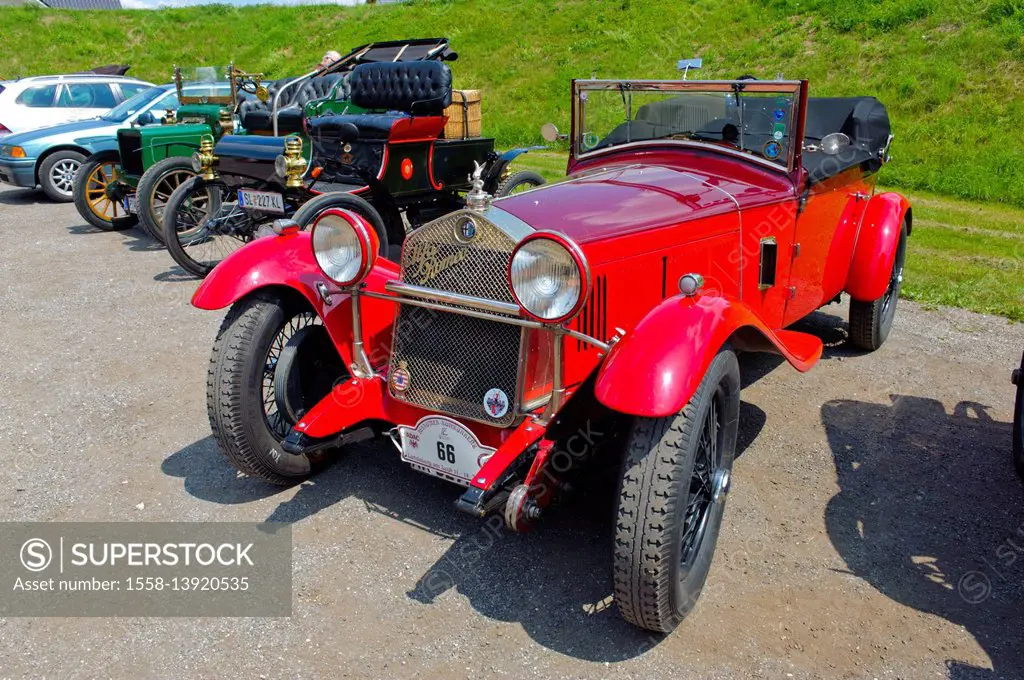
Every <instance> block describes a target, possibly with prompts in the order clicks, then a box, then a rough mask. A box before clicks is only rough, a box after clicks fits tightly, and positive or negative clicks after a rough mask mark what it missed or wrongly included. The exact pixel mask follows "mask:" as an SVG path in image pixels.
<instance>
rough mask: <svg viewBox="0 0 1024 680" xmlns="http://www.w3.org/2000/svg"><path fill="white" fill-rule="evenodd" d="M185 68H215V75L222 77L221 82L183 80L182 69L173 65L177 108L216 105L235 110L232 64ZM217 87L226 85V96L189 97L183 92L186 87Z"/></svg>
mask: <svg viewBox="0 0 1024 680" xmlns="http://www.w3.org/2000/svg"><path fill="white" fill-rule="evenodd" d="M187 68H189V69H196V68H215V69H218V71H217V74H218V75H219V76H221V77H223V80H214V81H208V82H207V81H198V80H185V79H184V73H183V71H182V67H181V66H178V65H175V66H174V87H175V89H176V90H177V93H178V105H179V106H185V105H188V104H216V105H219V106H230V107H231V109H232V110H234V109H235V108H237V104H238V93H237V92H236V88H237V86H236V83H235V65H234V63H231V64H228V65H227V66H204V65H198V66H190V67H187ZM220 69H223V71H221V70H220ZM261 75H262V74H261ZM218 85H228V87H229V90H228V92H227V94H225V95H223V96H221V95H196V96H190V95H188V94H185V93H184V91H185V90H186V89H187V88H188V87H196V88H198V87H202V86H210V87H214V86H218Z"/></svg>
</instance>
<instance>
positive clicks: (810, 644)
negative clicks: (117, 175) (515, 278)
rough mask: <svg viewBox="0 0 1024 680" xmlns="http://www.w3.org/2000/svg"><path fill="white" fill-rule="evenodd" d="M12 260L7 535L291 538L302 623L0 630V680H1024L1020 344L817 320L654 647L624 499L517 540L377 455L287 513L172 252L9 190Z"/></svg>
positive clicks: (583, 505) (834, 311)
mask: <svg viewBox="0 0 1024 680" xmlns="http://www.w3.org/2000/svg"><path fill="white" fill-rule="evenodd" d="M910 247H911V248H912V247H913V240H911V242H910ZM0 254H2V255H0V257H2V265H0V317H2V323H0V348H2V349H0V351H2V353H3V361H0V395H2V397H0V451H2V454H3V464H2V468H0V520H7V521H17V520H37V521H55V522H60V521H71V520H98V521H104V520H131V521H192V522H194V521H207V520H237V521H262V520H277V521H284V522H290V523H292V524H293V532H294V614H293V616H292V617H290V618H287V619H259V618H243V619H230V618H223V619H148V618H120V619H88V618H68V619H54V618H51V619H25V618H11V619H0V640H2V641H3V642H2V644H0V677H2V678H7V677H42V676H46V677H66V678H79V677H81V678H87V677H113V678H118V677H200V676H203V677H248V678H256V677H268V678H277V677H371V678H379V677H392V676H394V677H431V678H432V677H471V676H472V677H524V676H526V677H567V678H593V677H612V676H614V677H643V678H650V677H665V678H669V677H671V678H680V677H714V678H719V677H721V678H727V677H736V678H754V677H765V678H789V677H795V678H817V677H841V678H846V677H857V678H860V677H865V678H872V677H875V678H942V677H953V678H997V677H1002V678H1012V677H1024V671H1022V669H1024V645H1022V643H1021V634H1020V631H1021V624H1022V618H1021V617H1022V611H1024V606H1022V605H1024V592H1022V589H1024V586H1022V584H1024V491H1022V485H1021V483H1020V482H1019V480H1018V479H1017V477H1016V475H1015V474H1014V471H1013V468H1012V465H1011V462H1010V422H1011V420H1012V415H1011V413H1012V407H1013V401H1012V400H1013V396H1012V394H1013V393H1012V389H1011V386H1010V384H1009V376H1010V371H1011V369H1012V368H1013V367H1014V366H1015V365H1016V364H1017V363H1018V362H1019V360H1020V352H1021V349H1022V348H1024V327H1022V326H1021V325H1013V324H1008V323H1007V322H1006V321H1004V320H1002V319H998V318H993V317H985V316H980V315H977V314H972V313H968V312H964V311H961V310H955V309H939V310H926V309H922V308H921V307H918V306H916V305H914V304H911V303H909V302H906V301H903V302H901V303H900V308H899V314H898V318H897V322H896V327H895V329H894V331H893V334H892V336H891V338H890V341H889V343H888V344H886V346H885V347H883V348H882V349H881V350H880V351H879V352H877V353H875V354H873V355H870V356H869V355H861V354H858V353H855V352H853V351H851V350H850V349H848V347H847V346H846V345H845V344H844V342H843V340H844V335H845V323H844V321H843V319H844V318H845V314H846V310H845V306H843V307H840V306H831V307H828V308H826V309H825V310H824V311H823V312H822V313H819V314H816V315H815V316H814V317H812V318H811V319H810V320H809V321H807V322H805V323H804V324H803V325H802V328H803V329H804V330H810V331H812V332H815V333H817V334H819V335H820V336H821V337H823V338H824V339H825V341H826V344H827V349H826V353H825V357H824V359H823V361H822V362H821V363H820V365H819V366H817V367H816V368H814V369H813V370H812V371H811V372H810V373H808V374H803V375H801V374H798V373H796V372H795V371H793V370H792V369H790V368H789V367H788V366H786V365H780V362H779V360H777V359H776V358H774V357H770V356H765V355H750V356H745V357H743V358H742V360H741V366H742V369H743V372H744V383H745V389H744V392H743V401H744V403H743V411H742V415H743V425H742V432H741V442H740V445H741V449H742V455H741V457H740V458H739V460H738V461H737V463H736V467H735V477H734V486H733V490H732V492H731V496H730V502H729V506H728V508H727V510H726V520H725V525H724V527H723V531H722V537H721V541H720V543H719V547H718V553H717V555H716V558H715V564H714V567H713V569H712V573H711V576H710V579H709V582H708V585H707V588H706V591H705V593H704V596H703V598H702V599H701V602H700V604H699V605H698V607H697V609H696V611H695V612H694V614H693V615H692V616H691V617H690V618H689V619H688V620H687V621H685V622H684V623H683V625H681V626H680V628H679V629H678V630H677V631H676V632H675V633H674V634H672V635H670V636H667V637H661V636H654V635H649V634H646V633H644V632H641V631H638V630H636V629H633V628H631V627H630V626H629V625H627V624H626V623H624V622H623V621H622V620H621V619H620V618H619V617H618V615H617V613H616V612H615V609H614V607H613V606H611V605H610V601H611V600H610V592H611V579H610V574H609V557H610V522H611V517H612V514H611V513H612V506H613V496H612V494H613V492H614V489H609V488H607V487H606V485H601V484H596V483H595V485H594V486H593V487H592V488H590V489H585V491H586V493H582V494H580V495H579V496H580V497H579V498H577V499H576V500H575V501H572V502H570V503H568V504H567V505H566V506H565V507H563V508H561V509H560V510H558V511H557V512H554V513H552V515H551V516H550V517H549V518H548V519H547V520H546V522H545V523H544V524H542V525H541V526H540V528H539V529H538V530H537V531H535V532H534V533H532V534H529V535H526V536H514V535H508V534H504V533H501V534H500V535H493V534H491V533H489V531H488V530H487V528H486V526H485V525H484V524H482V523H480V522H478V521H475V520H473V519H472V518H469V517H466V516H463V515H461V514H457V513H456V512H455V511H454V508H453V505H452V502H453V500H454V499H455V498H456V496H457V495H458V493H459V492H458V489H457V488H456V487H453V486H450V485H448V484H447V483H445V482H442V481H439V480H434V479H431V478H428V477H425V476H423V475H420V474H418V473H416V472H414V471H412V470H410V469H408V468H407V467H405V466H404V465H403V464H402V463H401V462H400V461H399V460H398V459H397V456H396V455H395V453H394V451H393V449H392V448H391V447H390V445H384V444H380V445H373V446H365V447H362V448H360V449H358V450H356V451H353V452H351V453H350V454H348V455H347V456H346V457H345V458H343V459H342V460H340V461H339V462H338V463H337V464H335V465H334V466H333V467H331V468H329V469H328V470H327V471H326V472H324V473H322V474H320V475H319V476H317V477H315V478H314V479H312V480H311V481H309V482H306V483H304V484H302V485H301V486H298V487H295V488H292V489H284V490H282V489H279V488H276V487H271V486H267V485H265V484H262V483H259V482H256V481H253V480H251V479H247V478H242V477H239V476H238V475H237V474H236V473H235V472H234V470H233V469H232V468H230V467H229V466H228V465H227V464H226V463H225V462H224V461H223V460H222V459H221V457H220V455H219V454H218V452H217V449H216V447H215V445H214V443H213V441H212V439H211V437H210V432H209V425H208V423H207V419H206V412H205V395H204V389H205V375H206V365H207V359H208V352H209V348H210V344H211V340H212V338H213V335H214V333H215V331H216V328H217V326H218V324H219V323H220V320H221V315H220V314H217V313H210V312H203V311H199V310H196V309H193V308H192V307H190V306H189V304H188V301H189V297H190V295H191V293H192V291H193V290H194V289H195V287H196V282H195V281H194V280H192V279H189V278H188V277H186V276H185V275H184V274H183V272H182V271H181V270H180V269H178V268H177V267H175V266H174V265H173V262H172V261H171V260H170V258H169V256H168V255H167V254H166V253H165V252H164V251H163V250H161V249H158V248H156V247H155V245H154V244H153V242H152V241H150V240H149V239H148V238H146V237H145V236H144V234H143V233H142V232H141V231H140V230H138V229H133V230H130V231H126V232H121V233H105V232H99V231H97V230H95V229H93V228H91V227H88V226H84V225H83V220H81V219H80V218H79V217H78V215H77V214H76V212H75V210H74V208H73V207H72V206H71V205H68V204H62V205H57V204H52V203H50V202H48V201H47V200H46V199H45V197H44V196H43V195H42V194H39V193H35V192H30V191H25V190H10V189H0ZM140 503H142V504H144V507H143V509H139V504H140ZM965 579H970V580H969V581H968V580H965ZM439 583H440V584H447V586H443V587H438V585H437V584H439ZM979 583H980V584H982V585H985V584H987V588H981V589H980V590H979V589H978V584H979ZM964 584H967V585H968V586H969V587H965V586H964ZM982 595H983V597H982ZM993 669H994V670H993Z"/></svg>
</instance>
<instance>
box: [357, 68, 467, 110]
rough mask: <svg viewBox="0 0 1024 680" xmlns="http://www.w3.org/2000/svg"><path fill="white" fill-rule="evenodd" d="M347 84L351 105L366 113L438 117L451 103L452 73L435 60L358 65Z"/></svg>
mask: <svg viewBox="0 0 1024 680" xmlns="http://www.w3.org/2000/svg"><path fill="white" fill-rule="evenodd" d="M349 83H350V86H351V88H352V93H351V98H350V100H351V102H352V103H353V104H355V105H356V106H358V107H360V108H363V109H367V110H378V111H379V110H384V111H404V112H406V113H411V114H413V115H419V116H440V115H441V114H442V113H444V109H445V107H447V106H448V105H449V104H451V103H452V72H451V69H449V68H448V65H447V64H445V63H442V62H439V61H411V62H388V63H379V64H360V65H359V66H356V67H355V68H354V69H353V70H352V75H351V76H350V81H349Z"/></svg>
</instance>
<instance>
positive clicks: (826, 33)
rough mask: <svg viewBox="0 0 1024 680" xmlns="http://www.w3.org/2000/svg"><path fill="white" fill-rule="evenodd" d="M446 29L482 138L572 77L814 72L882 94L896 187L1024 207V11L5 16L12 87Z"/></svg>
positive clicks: (799, 5) (796, 2) (886, 7)
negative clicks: (60, 76) (19, 81)
mask: <svg viewBox="0 0 1024 680" xmlns="http://www.w3.org/2000/svg"><path fill="white" fill-rule="evenodd" d="M432 35H445V36H448V37H449V38H451V40H452V43H453V46H454V47H455V49H456V50H457V51H458V52H460V54H461V59H460V60H459V61H458V62H457V63H456V64H455V65H454V69H455V74H456V84H457V85H458V86H461V87H467V88H468V87H472V88H480V89H482V90H483V91H484V95H485V98H484V106H485V114H484V115H485V118H484V125H485V131H486V132H487V133H489V134H491V135H494V136H496V137H497V138H498V141H499V143H500V144H501V145H503V146H508V145H511V144H523V143H536V142H537V140H538V135H537V129H538V127H539V126H540V124H541V123H543V122H545V121H548V120H551V121H554V122H556V123H561V124H563V125H564V124H565V123H566V121H567V107H566V105H567V92H568V84H569V79H570V78H572V77H589V76H591V75H594V74H597V75H598V76H600V77H625V76H632V77H672V76H673V75H674V73H675V71H674V64H675V61H676V60H677V59H678V58H682V57H689V56H702V57H703V58H704V62H705V69H704V71H703V72H702V73H701V74H700V75H701V77H711V78H717V77H735V76H738V75H740V74H744V73H752V74H755V75H757V76H759V77H765V78H770V77H774V76H776V75H777V74H780V73H781V74H783V75H784V76H785V77H787V78H808V79H810V80H811V83H812V94H816V95H862V94H870V95H875V96H877V97H879V98H880V99H881V100H882V101H883V102H885V103H886V104H887V105H888V107H889V109H890V112H891V115H892V118H893V127H894V130H895V132H896V136H897V139H896V145H895V146H894V152H893V153H894V157H895V162H894V163H892V164H890V165H889V166H888V167H887V168H886V169H885V171H884V172H885V175H884V177H883V181H884V182H885V183H886V184H888V185H891V186H896V187H904V188H912V189H921V190H927V191H933V192H937V193H941V194H946V195H950V196H957V197H963V198H973V199H981V200H996V201H1002V202H1006V203H1011V204H1015V205H1018V206H1024V151H1022V146H1024V145H1022V143H1021V139H1020V125H1021V123H1022V122H1024V97H1022V95H1021V94H1020V83H1021V82H1022V81H1024V0H976V1H970V2H969V1H968V0H867V1H865V0H732V2H728V3H723V2H720V1H719V0H694V1H691V2H681V1H680V2H676V1H666V0H616V1H614V2H612V1H607V0H593V1H583V0H449V1H447V2H446V1H441V0H434V1H420V2H415V1H414V2H411V3H409V4H405V5H381V6H363V7H352V8H345V7H336V6H308V7H269V6H263V7H244V8H230V7H224V6H208V7H202V8H189V9H173V10H161V11H141V12H140V11H134V12H133V11H122V12H61V11H53V10H41V9H35V8H8V7H4V8H0V45H3V46H4V47H3V49H2V50H0V78H4V77H7V78H9V77H14V76H17V75H30V74H39V73H48V72H54V71H66V70H73V69H81V68H86V67H89V66H92V65H96V64H102V63H111V62H125V63H131V64H132V65H133V70H132V73H133V74H134V75H137V76H141V77H145V78H148V79H151V80H154V81H159V82H164V81H167V80H168V79H169V77H170V72H171V65H172V64H173V63H178V64H217V63H227V62H228V61H230V60H234V61H235V63H236V64H238V65H239V66H241V67H243V68H245V69H250V70H263V71H266V72H269V73H270V74H271V76H274V77H283V76H287V75H292V74H297V73H299V72H301V71H303V70H304V69H305V68H306V67H308V66H310V65H312V64H314V63H316V62H317V61H318V60H319V58H320V56H321V55H322V53H323V52H324V50H325V49H327V48H335V49H338V50H340V51H342V52H344V51H345V50H346V49H348V48H349V47H352V46H354V45H356V44H359V43H362V42H367V41H371V40H378V39H388V38H402V37H411V36H432Z"/></svg>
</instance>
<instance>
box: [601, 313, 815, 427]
mask: <svg viewBox="0 0 1024 680" xmlns="http://www.w3.org/2000/svg"><path fill="white" fill-rule="evenodd" d="M737 331H740V333H739V335H736V332H737ZM730 338H731V339H732V340H733V343H734V345H736V346H737V349H751V350H758V351H771V352H773V353H776V354H781V355H782V356H783V357H785V358H786V360H787V361H789V363H790V364H792V365H793V366H794V367H795V368H796V369H797V370H800V371H806V370H808V369H810V368H811V366H813V365H814V364H815V363H816V362H817V360H818V358H819V357H820V356H821V351H822V343H821V340H820V339H818V338H816V337H814V336H812V335H807V334H804V333H797V332H795V331H788V332H784V334H781V335H780V334H779V333H776V332H773V331H772V330H771V329H770V328H769V327H768V326H767V325H765V323H764V322H763V321H761V319H760V318H758V316H757V315H756V314H754V313H753V312H752V311H751V310H750V309H749V308H748V307H747V306H746V305H744V304H743V303H742V302H740V301H739V300H736V299H730V298H728V297H723V296H700V295H698V296H696V297H693V298H681V297H677V298H673V299H669V300H666V301H665V302H663V303H662V304H660V305H658V306H657V307H656V308H654V310H652V311H651V312H650V313H649V314H647V315H646V316H645V317H644V318H643V320H642V321H641V322H640V323H639V324H637V326H636V328H634V329H633V332H632V333H629V334H627V335H626V337H625V338H624V339H623V340H622V341H621V342H619V343H617V344H616V345H615V347H613V348H612V351H611V352H610V353H609V355H608V358H607V360H606V361H605V362H604V365H603V366H602V367H601V369H600V372H599V373H598V376H597V383H596V385H595V388H594V392H595V395H596V396H597V398H598V400H599V401H600V402H601V403H602V404H604V405H605V406H607V407H608V408H611V409H614V410H616V411H621V412H623V413H630V414H633V415H642V416H648V417H660V416H668V415H671V414H674V413H678V412H679V411H680V410H681V409H682V408H683V406H685V405H686V402H687V401H689V399H690V397H692V396H693V393H694V391H695V390H696V389H697V386H698V385H699V384H700V381H701V379H702V378H703V377H704V373H705V372H706V371H707V368H708V366H709V365H710V364H711V362H712V360H713V359H714V358H715V355H716V354H717V353H718V351H719V349H720V348H721V347H722V345H723V344H725V342H726V341H728V340H730Z"/></svg>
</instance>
